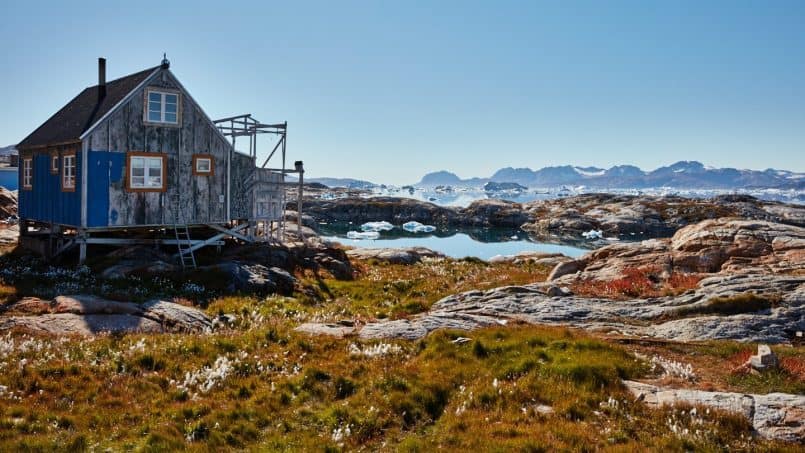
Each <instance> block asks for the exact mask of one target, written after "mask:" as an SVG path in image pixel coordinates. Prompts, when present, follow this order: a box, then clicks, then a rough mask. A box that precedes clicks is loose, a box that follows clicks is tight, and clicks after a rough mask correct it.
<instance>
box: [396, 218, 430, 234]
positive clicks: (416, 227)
mask: <svg viewBox="0 0 805 453" xmlns="http://www.w3.org/2000/svg"><path fill="white" fill-rule="evenodd" d="M403 230H405V231H408V232H410V233H432V232H434V231H436V227H435V226H433V225H423V224H421V223H419V222H413V221H412V222H406V223H404V224H403Z"/></svg>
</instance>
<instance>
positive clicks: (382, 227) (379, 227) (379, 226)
mask: <svg viewBox="0 0 805 453" xmlns="http://www.w3.org/2000/svg"><path fill="white" fill-rule="evenodd" d="M393 229H394V225H392V224H390V223H388V222H386V221H383V222H366V223H364V224H363V225H361V231H363V232H368V231H376V232H380V231H389V230H393Z"/></svg>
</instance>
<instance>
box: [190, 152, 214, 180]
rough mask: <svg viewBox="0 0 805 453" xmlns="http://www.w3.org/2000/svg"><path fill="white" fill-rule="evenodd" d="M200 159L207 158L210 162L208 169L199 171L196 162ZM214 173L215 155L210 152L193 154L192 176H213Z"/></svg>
mask: <svg viewBox="0 0 805 453" xmlns="http://www.w3.org/2000/svg"><path fill="white" fill-rule="evenodd" d="M200 160H208V161H209V162H210V169H209V170H207V171H201V170H199V169H198V162H199V161H200ZM214 175H215V157H213V155H212V154H193V176H214Z"/></svg>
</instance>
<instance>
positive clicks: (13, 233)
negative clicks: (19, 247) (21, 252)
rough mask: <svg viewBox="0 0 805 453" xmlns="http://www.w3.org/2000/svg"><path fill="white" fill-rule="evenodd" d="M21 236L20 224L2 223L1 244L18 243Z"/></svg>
mask: <svg viewBox="0 0 805 453" xmlns="http://www.w3.org/2000/svg"><path fill="white" fill-rule="evenodd" d="M19 236H20V226H19V225H9V226H5V225H0V245H10V244H16V243H17V239H19Z"/></svg>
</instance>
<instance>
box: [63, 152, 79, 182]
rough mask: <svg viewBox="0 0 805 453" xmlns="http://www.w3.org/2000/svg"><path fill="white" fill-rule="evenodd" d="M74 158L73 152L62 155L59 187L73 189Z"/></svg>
mask: <svg viewBox="0 0 805 453" xmlns="http://www.w3.org/2000/svg"><path fill="white" fill-rule="evenodd" d="M75 176H76V158H75V154H65V155H64V156H62V173H61V188H62V190H75Z"/></svg>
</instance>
